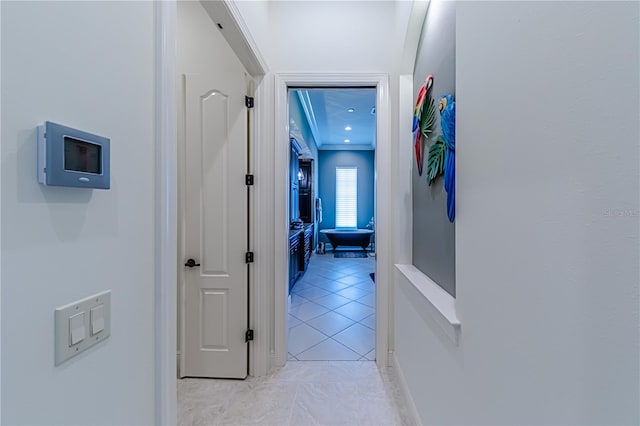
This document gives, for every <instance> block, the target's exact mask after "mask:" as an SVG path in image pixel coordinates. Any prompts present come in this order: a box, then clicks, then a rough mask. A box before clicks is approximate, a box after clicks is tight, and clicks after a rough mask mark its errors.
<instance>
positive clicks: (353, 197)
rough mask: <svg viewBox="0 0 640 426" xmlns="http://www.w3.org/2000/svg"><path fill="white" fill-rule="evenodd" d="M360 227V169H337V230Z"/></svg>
mask: <svg viewBox="0 0 640 426" xmlns="http://www.w3.org/2000/svg"><path fill="white" fill-rule="evenodd" d="M357 227H358V168H357V167H336V228H351V229H355V228H357Z"/></svg>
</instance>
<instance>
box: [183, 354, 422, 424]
mask: <svg viewBox="0 0 640 426" xmlns="http://www.w3.org/2000/svg"><path fill="white" fill-rule="evenodd" d="M395 380H396V379H395V378H394V377H393V375H392V373H391V372H383V373H382V374H381V373H380V372H379V371H378V369H377V368H376V364H375V363H373V362H368V361H366V362H363V361H360V362H344V361H343V362H340V361H329V362H327V361H318V362H289V363H287V365H286V366H285V367H283V368H282V369H279V370H278V371H277V372H275V373H274V374H271V375H269V376H265V377H257V378H256V377H249V378H247V379H246V380H215V379H182V380H178V424H179V425H183V426H187V425H214V424H215V425H245V424H262V425H313V424H324V425H328V424H331V425H363V426H364V425H399V424H410V421H409V420H408V418H407V415H406V409H405V408H404V406H403V405H402V400H401V398H400V393H399V387H398V386H397V384H396V382H395Z"/></svg>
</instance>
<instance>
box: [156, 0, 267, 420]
mask: <svg viewBox="0 0 640 426" xmlns="http://www.w3.org/2000/svg"><path fill="white" fill-rule="evenodd" d="M206 3H207V2H203V5H204V6H205V9H206V10H208V9H209V7H207V6H211V4H206ZM209 3H211V2H209ZM212 4H213V5H214V6H222V7H218V8H216V9H215V10H216V14H217V15H218V17H219V19H220V20H221V21H224V22H230V23H234V24H235V25H228V26H226V25H225V29H226V34H224V35H225V38H226V39H227V41H228V42H229V44H230V45H231V47H232V49H233V51H234V52H235V54H236V55H237V56H238V58H239V59H240V60H241V62H242V63H243V64H244V65H245V67H247V69H248V70H249V71H250V72H251V74H252V76H253V77H254V79H256V80H260V79H262V76H263V75H264V74H265V73H266V70H267V67H266V63H265V61H264V59H263V57H262V56H261V55H260V53H259V51H258V49H257V47H256V44H255V42H254V40H253V39H252V38H251V36H250V34H249V31H248V29H247V27H246V25H244V22H243V21H242V19H241V17H240V14H239V12H238V10H237V6H236V5H235V4H234V3H233V1H231V0H222V1H219V2H213V3H212ZM208 11H209V10H208ZM176 20H177V1H176V0H165V1H159V2H155V21H156V22H155V40H156V48H155V50H156V73H155V86H156V90H155V92H156V113H155V121H156V173H155V178H156V207H155V211H156V217H155V228H156V232H155V233H156V243H155V246H156V254H155V258H156V266H155V274H156V276H155V283H156V284H155V296H154V299H155V307H156V309H155V351H154V352H155V359H154V361H155V398H154V399H155V424H157V425H173V424H176V423H177V420H178V419H177V411H178V410H177V406H178V402H177V394H176V387H177V382H176V380H177V362H176V349H177V330H178V327H177V325H178V324H177V322H178V317H177V303H178V300H177V299H178V297H177V286H178V285H179V281H178V265H179V264H181V260H182V259H180V258H179V255H178V214H177V213H178V195H177V188H178V142H177V118H178V116H177V111H178V96H177V87H176V83H177V80H178V79H177V74H176V72H177V71H176V70H177V67H176V66H177V64H176V62H177V46H176V24H177V22H176ZM250 133H251V135H252V140H255V135H256V130H255V126H253V125H252V128H251V129H250ZM253 286H255V283H254V284H253V285H252V287H253ZM252 294H254V292H253V291H252ZM256 297H257V296H256V295H254V296H253V297H252V299H255V298H256ZM251 302H252V306H253V305H254V303H253V300H252V301H251ZM252 310H253V309H252ZM254 352H257V353H258V354H260V351H259V350H257V349H256V348H252V349H251V352H250V354H249V356H250V359H251V358H254V356H253V353H254ZM257 358H260V357H259V356H257ZM256 362H259V360H257V361H256ZM254 368H255V367H254V366H253V361H252V362H251V366H250V370H252V369H254ZM265 370H266V368H265ZM262 374H264V373H262Z"/></svg>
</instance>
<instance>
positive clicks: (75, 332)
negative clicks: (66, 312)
mask: <svg viewBox="0 0 640 426" xmlns="http://www.w3.org/2000/svg"><path fill="white" fill-rule="evenodd" d="M84 338H85V328H84V312H80V313H79V314H76V315H74V316H72V317H69V346H73V345H77V344H78V343H80V342H82V341H83V340H84Z"/></svg>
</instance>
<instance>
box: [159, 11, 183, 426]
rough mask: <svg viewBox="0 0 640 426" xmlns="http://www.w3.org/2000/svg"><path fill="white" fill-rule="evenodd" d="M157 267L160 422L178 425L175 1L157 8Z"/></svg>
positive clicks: (161, 423) (160, 423)
mask: <svg viewBox="0 0 640 426" xmlns="http://www.w3.org/2000/svg"><path fill="white" fill-rule="evenodd" d="M155 14H156V16H155V18H156V34H155V38H156V61H157V62H156V75H155V78H156V116H155V120H156V173H155V178H156V185H155V186H156V194H155V195H156V197H155V198H156V218H155V224H156V225H155V226H156V243H155V247H156V256H155V257H156V267H155V273H156V276H155V282H156V291H155V308H156V309H155V324H156V325H155V351H154V352H155V360H154V361H155V422H156V424H158V425H171V424H176V423H177V412H178V409H177V407H178V402H177V396H176V387H177V383H176V378H177V363H176V348H177V332H178V331H177V330H178V324H177V321H178V316H177V315H178V314H177V285H178V219H177V217H178V195H177V194H178V192H177V190H178V150H177V147H178V143H177V125H178V115H177V110H178V98H177V93H176V81H177V75H176V19H177V13H176V2H175V1H161V2H156V3H155Z"/></svg>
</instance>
